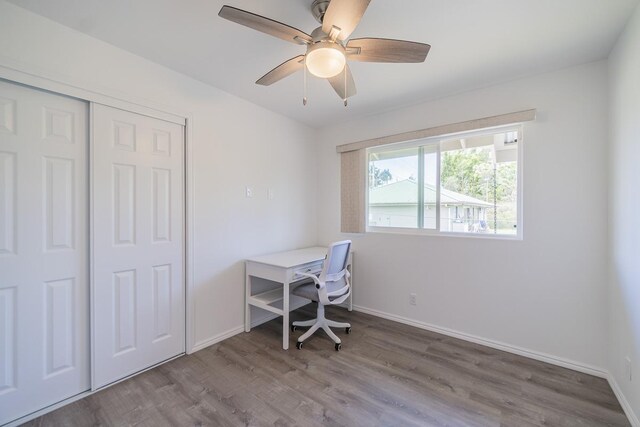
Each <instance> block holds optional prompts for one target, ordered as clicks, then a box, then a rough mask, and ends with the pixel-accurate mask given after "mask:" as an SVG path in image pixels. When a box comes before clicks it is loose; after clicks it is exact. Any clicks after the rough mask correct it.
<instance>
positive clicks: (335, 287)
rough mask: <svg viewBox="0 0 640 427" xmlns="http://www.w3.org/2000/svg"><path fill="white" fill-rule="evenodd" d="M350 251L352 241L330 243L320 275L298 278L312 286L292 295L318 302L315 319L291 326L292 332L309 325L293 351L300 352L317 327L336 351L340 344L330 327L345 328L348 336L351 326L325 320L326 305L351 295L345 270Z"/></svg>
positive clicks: (295, 291)
mask: <svg viewBox="0 0 640 427" xmlns="http://www.w3.org/2000/svg"><path fill="white" fill-rule="evenodd" d="M350 250H351V240H343V241H341V242H336V243H332V244H331V245H329V248H328V250H327V257H326V258H325V260H324V265H323V266H322V271H321V272H320V275H318V276H316V275H314V274H309V273H300V275H301V276H305V277H309V278H310V279H312V280H313V283H308V284H303V285H300V286H298V287H297V288H295V289H294V290H293V292H292V293H293V294H294V295H298V296H301V297H303V298H307V299H310V300H312V301H318V314H317V317H316V318H315V319H312V320H306V321H300V322H293V323H292V324H291V331H295V330H296V328H297V327H299V326H300V327H309V326H310V328H309V330H308V331H307V332H305V333H304V334H303V335H302V336H301V337H300V338H298V343H297V344H296V348H298V349H301V348H302V343H303V342H304V340H306V339H307V338H309V337H310V336H311V335H313V333H314V332H315V331H317V330H318V329H319V328H322V329H324V331H325V332H326V333H327V335H329V337H330V338H331V339H332V340H333V342H334V343H335V348H336V351H338V350H340V348H341V347H342V344H341V342H342V341H340V338H338V337H337V336H336V334H334V333H333V331H331V329H330V327H334V328H345V331H346V333H347V334H349V333H351V325H350V324H349V323H343V322H334V321H333V320H329V319H326V318H325V317H324V306H325V305H335V304H341V303H342V302H344V301H345V300H346V299H347V298H349V296H350V295H351V283H350V282H349V277H350V276H351V274H349V271H348V270H347V262H348V258H349V251H350Z"/></svg>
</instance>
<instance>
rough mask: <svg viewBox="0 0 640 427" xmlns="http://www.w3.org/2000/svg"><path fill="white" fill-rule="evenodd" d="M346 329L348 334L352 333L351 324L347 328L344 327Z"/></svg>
mask: <svg viewBox="0 0 640 427" xmlns="http://www.w3.org/2000/svg"><path fill="white" fill-rule="evenodd" d="M344 331H345V332H346V333H347V334H350V333H351V326H349V327H348V328H345V329H344Z"/></svg>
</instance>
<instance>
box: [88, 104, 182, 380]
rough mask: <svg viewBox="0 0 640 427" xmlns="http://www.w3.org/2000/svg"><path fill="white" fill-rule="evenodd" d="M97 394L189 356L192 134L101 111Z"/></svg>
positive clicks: (95, 172) (96, 179)
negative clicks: (187, 164) (187, 213)
mask: <svg viewBox="0 0 640 427" xmlns="http://www.w3.org/2000/svg"><path fill="white" fill-rule="evenodd" d="M92 119H93V153H94V155H93V164H92V176H93V186H94V198H93V203H94V209H93V218H94V231H93V235H94V247H93V249H94V250H93V254H94V256H93V260H94V261H93V262H94V292H93V295H94V297H93V310H94V312H93V319H94V341H93V351H94V353H93V354H94V370H93V375H94V376H93V379H94V382H93V387H94V388H99V387H102V386H104V385H106V384H109V383H111V382H113V381H117V380H118V379H120V378H123V377H125V376H128V375H131V374H133V373H135V372H138V371H140V370H143V369H145V368H147V367H149V366H152V365H154V364H157V363H159V362H162V361H164V360H166V359H169V358H171V357H173V356H176V355H178V354H180V353H183V352H184V253H183V249H184V244H183V240H184V213H183V210H184V190H183V189H184V180H183V175H184V170H183V164H184V161H183V146H184V128H183V127H182V126H180V125H177V124H173V123H169V122H164V121H162V120H158V119H153V118H150V117H146V116H142V115H138V114H134V113H131V112H127V111H123V110H118V109H115V108H111V107H107V106H103V105H99V104H94V105H93V109H92Z"/></svg>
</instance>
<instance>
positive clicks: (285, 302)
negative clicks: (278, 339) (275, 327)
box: [282, 281, 289, 350]
mask: <svg viewBox="0 0 640 427" xmlns="http://www.w3.org/2000/svg"><path fill="white" fill-rule="evenodd" d="M282 285H283V286H282V292H283V295H282V297H283V298H282V348H283V349H285V350H288V349H289V282H288V281H285V282H284V283H283V284H282Z"/></svg>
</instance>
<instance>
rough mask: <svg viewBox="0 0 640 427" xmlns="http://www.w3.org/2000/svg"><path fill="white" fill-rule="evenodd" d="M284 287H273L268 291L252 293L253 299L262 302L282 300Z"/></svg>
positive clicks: (270, 302) (271, 302) (268, 302)
mask: <svg viewBox="0 0 640 427" xmlns="http://www.w3.org/2000/svg"><path fill="white" fill-rule="evenodd" d="M282 298H283V297H282V288H276V289H271V290H269V291H266V292H261V293H259V294H255V295H251V299H253V300H256V301H259V302H261V303H262V304H269V305H270V304H273V303H274V302H277V301H282Z"/></svg>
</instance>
